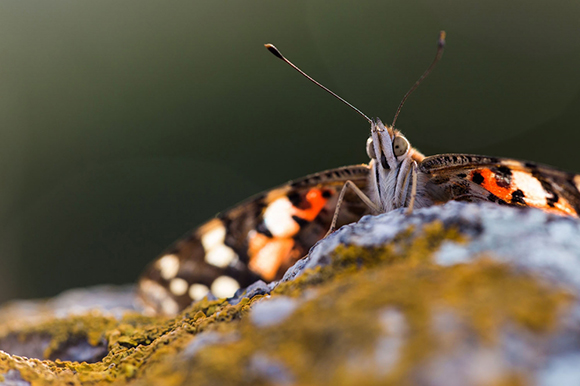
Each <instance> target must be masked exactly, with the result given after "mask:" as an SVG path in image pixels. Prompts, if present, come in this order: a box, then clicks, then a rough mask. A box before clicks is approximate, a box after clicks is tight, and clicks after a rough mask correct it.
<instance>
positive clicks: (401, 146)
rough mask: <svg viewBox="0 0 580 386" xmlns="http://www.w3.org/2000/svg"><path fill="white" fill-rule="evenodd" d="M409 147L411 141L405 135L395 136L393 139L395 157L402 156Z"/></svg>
mask: <svg viewBox="0 0 580 386" xmlns="http://www.w3.org/2000/svg"><path fill="white" fill-rule="evenodd" d="M407 149H409V141H407V139H406V138H405V137H395V140H394V141H393V153H394V154H395V157H400V156H402V155H403V154H405V153H406V152H407Z"/></svg>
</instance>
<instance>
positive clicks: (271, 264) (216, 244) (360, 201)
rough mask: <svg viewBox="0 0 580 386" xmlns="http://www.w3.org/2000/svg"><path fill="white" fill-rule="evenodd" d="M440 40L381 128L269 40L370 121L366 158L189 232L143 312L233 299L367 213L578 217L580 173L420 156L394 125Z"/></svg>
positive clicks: (151, 282)
mask: <svg viewBox="0 0 580 386" xmlns="http://www.w3.org/2000/svg"><path fill="white" fill-rule="evenodd" d="M444 37H445V34H444V32H442V33H441V35H440V38H439V41H438V50H437V55H436V57H435V60H434V61H433V63H432V64H431V66H430V67H429V68H428V69H427V71H426V72H425V73H424V74H423V76H421V78H420V79H419V80H418V81H417V82H416V83H415V85H414V86H413V87H412V88H411V90H410V91H409V92H408V93H407V95H405V97H404V98H403V101H402V102H401V104H400V105H399V109H398V110H397V113H396V115H395V119H394V121H393V124H392V125H387V126H386V125H384V124H383V123H382V122H381V121H380V120H379V119H372V120H371V119H369V118H368V117H367V116H366V115H364V114H363V113H362V112H361V111H359V110H358V109H356V108H355V107H353V106H351V105H350V104H348V103H347V102H346V101H344V100H343V99H342V98H340V97H338V96H337V95H336V94H334V93H333V92H332V91H330V90H328V89H327V88H325V87H324V86H322V85H320V84H319V83H318V82H316V81H315V80H314V79H312V78H310V77H309V76H308V75H306V74H305V73H303V72H302V71H301V70H300V69H298V67H296V66H294V65H293V64H292V63H290V62H289V61H288V60H287V59H286V58H284V57H283V56H282V54H281V53H280V52H279V51H278V50H277V49H276V48H275V47H274V46H273V45H270V44H267V45H266V48H268V50H270V51H271V52H272V53H273V54H274V55H276V56H277V57H278V58H280V59H282V60H284V61H285V62H287V63H288V64H290V65H291V66H292V67H293V68H294V69H296V70H297V71H299V72H300V73H302V74H303V75H304V76H306V77H307V78H309V79H310V80H312V81H313V82H314V83H316V84H318V85H319V86H320V87H322V88H323V89H325V90H326V91H328V92H330V93H331V94H332V95H334V96H335V97H337V98H338V99H340V100H341V101H342V102H344V103H346V104H348V105H349V106H350V107H351V108H353V109H354V110H356V111H357V112H358V113H359V114H361V115H362V116H363V117H365V118H366V119H367V120H368V121H369V122H370V124H371V134H370V137H369V139H368V141H367V154H368V156H369V158H370V163H369V164H368V165H364V164H361V165H355V166H345V167H341V168H337V169H332V170H327V171H324V172H320V173H316V174H312V175H309V176H306V177H304V178H301V179H298V180H295V181H291V182H289V183H287V184H284V185H282V186H279V187H277V188H274V189H272V190H270V191H267V192H264V193H261V194H258V195H256V196H254V197H252V198H250V199H248V200H247V201H245V202H243V203H241V204H240V205H238V206H236V207H234V208H232V209H229V210H227V211H225V212H223V213H220V214H219V215H217V217H216V218H214V219H212V220H210V221H208V222H207V223H205V224H203V225H202V226H200V227H199V228H197V229H195V230H193V231H192V232H190V233H189V234H188V235H187V236H186V237H185V238H183V239H181V240H179V241H177V242H176V243H175V244H174V245H173V246H171V247H170V248H169V249H168V250H167V251H166V252H165V253H164V254H163V255H161V256H160V257H159V258H157V259H156V260H155V261H153V262H152V263H151V264H150V265H149V267H148V268H147V269H146V271H145V273H144V274H143V276H142V277H141V279H140V280H139V285H138V286H139V293H140V298H141V300H142V301H143V303H144V304H145V305H146V309H147V311H148V312H150V313H161V314H167V315H172V314H175V313H177V312H179V311H180V310H182V309H183V308H185V307H186V306H188V305H189V304H190V303H191V302H193V301H197V300H200V299H202V298H203V297H205V296H206V295H208V294H209V293H210V292H211V293H212V294H213V295H214V296H216V297H230V296H232V295H233V294H234V293H235V292H236V291H237V290H238V289H239V288H242V287H246V286H248V285H249V284H251V283H253V282H254V281H256V280H259V279H262V280H264V281H272V280H277V279H280V278H281V276H282V275H283V274H284V272H285V271H286V269H287V268H289V267H290V266H291V265H292V264H294V263H295V262H296V261H297V260H298V259H300V258H302V257H303V256H304V255H306V253H307V252H308V250H309V249H310V247H312V245H314V243H316V242H317V241H318V240H320V239H321V238H323V237H324V235H325V234H326V233H327V231H328V230H329V229H330V228H334V225H337V226H340V225H343V224H346V223H349V222H353V221H357V220H358V219H359V218H360V217H361V216H363V215H365V214H368V213H383V212H388V211H391V210H394V209H397V208H403V207H407V208H412V207H415V208H422V207H426V206H430V205H437V204H441V203H444V202H447V201H449V200H459V201H470V202H477V201H491V202H495V203H497V204H500V205H510V206H531V207H535V208H540V209H543V210H545V211H549V212H554V213H558V214H562V215H569V216H578V214H579V213H580V175H576V174H570V173H566V172H562V171H559V170H556V169H554V168H551V167H548V166H542V165H538V164H535V163H532V162H525V161H516V160H513V159H505V158H496V157H487V156H480V155H470V154H442V155H435V156H431V157H425V156H424V155H423V154H421V153H420V152H419V151H417V150H416V149H415V148H413V147H411V145H410V144H409V141H408V140H407V139H406V138H405V137H404V136H403V135H402V134H401V133H400V132H399V131H398V130H396V129H395V128H394V123H395V121H396V118H397V116H398V114H399V111H400V109H401V107H402V105H403V103H404V102H405V100H406V98H407V97H408V95H409V94H410V92H411V91H413V90H414V89H415V88H416V87H417V86H418V85H419V83H420V82H421V80H423V79H424V78H425V76H426V75H427V74H428V73H429V72H430V71H431V69H432V68H433V66H434V64H435V63H436V62H437V61H438V59H439V58H440V57H441V54H442V50H443V46H444V43H445V40H444ZM349 187H350V188H351V189H349ZM363 192H366V194H368V197H367V196H366V195H365V193H363ZM337 205H338V206H339V207H340V209H339V210H338V209H337ZM335 215H336V218H334V217H335Z"/></svg>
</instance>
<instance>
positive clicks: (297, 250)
mask: <svg viewBox="0 0 580 386" xmlns="http://www.w3.org/2000/svg"><path fill="white" fill-rule="evenodd" d="M368 173H369V168H368V166H366V165H355V166H346V167H342V168H337V169H332V170H327V171H324V172H321V173H317V174H312V175H309V176H306V177H304V178H301V179H298V180H295V181H292V182H290V183H288V184H285V185H281V186H279V187H277V188H275V189H272V190H270V191H267V192H264V193H261V194H258V195H256V196H254V197H252V198H250V199H248V200H247V201H244V202H242V203H241V204H239V205H237V206H235V207H233V208H231V209H229V210H227V211H225V212H223V213H220V214H219V215H217V216H216V217H215V218H214V219H212V220H210V221H208V222H206V223H205V224H203V225H202V226H200V227H199V228H197V229H194V230H193V231H191V232H189V233H188V234H186V235H185V237H183V238H182V239H180V240H178V241H177V242H176V243H175V244H173V245H172V246H171V247H170V248H169V249H168V250H166V251H165V253H163V254H162V255H161V256H159V257H158V258H157V259H156V260H154V261H153V262H152V263H151V264H150V265H149V266H148V267H147V269H146V270H145V272H144V273H143V275H142V276H141V278H140V280H139V284H138V287H139V297H140V299H141V300H142V302H143V303H144V304H145V306H146V309H147V311H149V312H151V313H163V314H168V315H171V314H175V313H177V312H178V311H179V310H181V309H183V308H185V307H186V306H188V305H189V304H191V302H192V301H196V300H200V299H201V298H203V297H204V296H206V295H207V294H208V293H209V292H211V293H213V294H214V295H215V296H217V297H229V296H232V295H233V294H234V293H235V291H236V290H237V289H238V288H243V287H246V286H248V285H250V284H251V283H253V282H255V281H256V280H258V279H262V280H264V281H272V280H277V279H280V278H281V276H282V275H283V274H284V272H285V271H286V269H287V268H289V267H290V266H291V265H292V264H294V262H296V261H297V260H298V259H300V258H302V257H303V256H304V255H306V253H307V252H308V250H309V249H310V247H312V245H314V243H316V242H317V241H318V240H320V239H321V238H322V237H324V235H325V234H326V232H327V231H328V229H329V227H330V223H331V221H332V216H333V215H334V211H335V207H336V201H337V198H338V194H339V193H340V190H341V189H342V187H343V185H344V183H345V182H346V181H347V180H350V181H352V182H354V183H355V184H356V185H357V186H358V187H359V188H361V189H363V190H365V189H366V185H367V176H368ZM367 212H368V208H367V207H366V205H365V204H363V203H362V202H361V201H360V199H358V198H357V197H356V195H354V194H353V193H350V192H347V194H346V196H345V200H344V202H343V204H342V206H341V210H340V216H339V221H338V225H342V224H346V223H349V222H353V221H356V220H358V219H359V218H360V217H361V216H362V215H364V214H366V213H367Z"/></svg>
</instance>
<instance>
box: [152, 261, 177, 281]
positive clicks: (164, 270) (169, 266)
mask: <svg viewBox="0 0 580 386" xmlns="http://www.w3.org/2000/svg"><path fill="white" fill-rule="evenodd" d="M157 266H158V267H159V271H160V273H161V277H162V278H164V279H165V280H171V279H173V278H174V277H175V275H177V272H178V271H179V258H178V257H177V256H175V255H165V256H163V257H162V258H160V259H159V261H158V262H157Z"/></svg>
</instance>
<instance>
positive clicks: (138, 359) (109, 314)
mask: <svg viewBox="0 0 580 386" xmlns="http://www.w3.org/2000/svg"><path fill="white" fill-rule="evenodd" d="M84 291H85V292H84V294H85V295H87V294H89V297H88V298H87V297H83V298H82V299H83V300H82V303H83V304H84V305H85V306H86V305H88V304H90V303H91V302H90V301H89V300H90V299H91V298H93V299H94V300H95V304H96V305H95V307H85V308H82V309H81V308H79V307H78V306H79V305H78V304H75V302H74V300H73V301H71V302H70V303H67V302H61V299H60V300H59V298H58V297H57V298H55V299H52V300H49V301H47V302H35V303H29V302H27V303H14V304H12V305H10V306H5V307H3V308H0V350H3V351H0V374H3V375H2V376H1V377H2V381H1V382H0V384H6V385H27V384H33V385H36V384H38V385H44V384H67V385H80V384H83V385H91V384H119V385H121V384H128V383H132V384H143V385H146V384H151V385H159V384H164V385H181V384H195V385H217V384H219V385H228V384H232V385H234V384H235V385H256V384H258V385H294V384H300V385H304V384H308V385H318V384H321V385H322V384H333V385H355V384H356V385H385V384H387V385H388V384H392V385H401V384H421V385H446V386H447V385H511V384H513V385H527V384H530V385H565V384H580V370H579V367H578V366H577V363H579V362H578V360H579V359H580V328H579V327H580V307H579V305H580V302H579V301H578V295H579V293H580V222H579V221H578V220H575V219H571V218H566V217H559V216H556V215H551V214H547V213H545V212H541V211H538V210H534V209H516V208H510V207H500V206H496V205H486V204H481V205H474V204H462V203H453V202H452V203H449V204H446V205H444V206H439V207H432V208H425V209H421V210H417V211H415V212H414V213H413V214H412V215H405V214H404V213H403V212H402V211H394V212H391V213H388V214H384V215H381V216H376V217H371V216H368V217H365V218H363V219H362V220H361V221H359V222H358V223H356V224H351V225H348V226H345V227H343V228H341V229H340V230H338V231H336V232H335V233H333V234H332V235H330V236H329V237H328V238H326V239H325V240H323V241H321V242H320V243H318V244H317V245H316V246H315V247H314V248H313V249H312V250H311V251H310V254H309V256H308V257H307V258H305V259H303V260H301V261H299V262H298V263H297V264H296V265H295V266H294V267H292V268H291V269H290V270H289V271H288V272H287V274H286V275H285V277H284V279H283V280H281V281H280V282H279V283H270V284H265V283H261V282H258V283H256V284H254V285H253V286H251V287H250V288H248V289H247V290H245V291H240V294H239V296H237V297H235V298H232V299H229V300H226V299H220V300H215V301H208V300H207V299H206V300H202V301H201V302H198V303H196V304H193V305H191V306H190V307H189V308H187V309H186V310H185V311H184V312H182V313H181V314H180V315H178V316H177V317H175V318H152V317H145V316H143V315H141V314H140V313H139V312H138V310H136V309H135V308H134V307H133V305H132V303H131V302H130V301H128V299H131V296H132V292H131V291H132V290H131V289H130V288H129V289H121V290H119V292H118V293H117V294H118V299H117V295H116V292H115V291H108V292H107V293H108V294H109V295H110V297H108V298H107V299H109V300H110V301H107V302H104V301H102V299H104V298H106V296H105V295H104V294H103V292H102V289H96V290H84ZM100 291H101V292H100ZM74 293H75V292H73V293H72V294H73V295H74ZM91 294H92V295H91ZM67 296H69V299H71V296H72V295H71V293H69V294H68V295H67ZM72 297H73V298H74V296H72ZM87 299H89V300H87ZM115 299H117V300H118V302H117V303H116V300H115ZM96 300H99V301H96ZM56 304H61V307H60V308H58V307H56ZM51 305H52V306H51ZM32 357H35V358H32ZM567 382H569V383H567Z"/></svg>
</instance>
